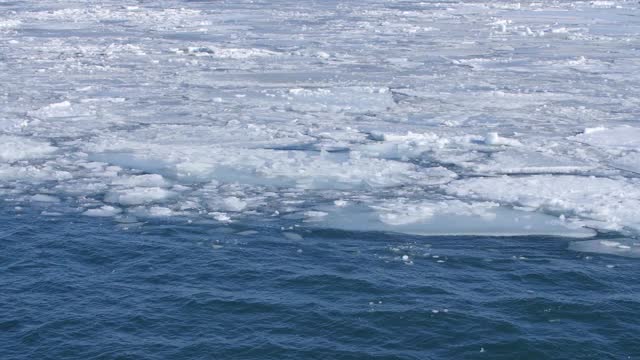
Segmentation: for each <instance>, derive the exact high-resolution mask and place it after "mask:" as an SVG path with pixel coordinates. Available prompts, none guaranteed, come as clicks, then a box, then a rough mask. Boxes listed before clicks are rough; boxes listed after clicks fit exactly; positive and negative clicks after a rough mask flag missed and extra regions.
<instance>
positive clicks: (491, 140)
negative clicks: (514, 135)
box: [484, 132, 522, 146]
mask: <svg viewBox="0 0 640 360" xmlns="http://www.w3.org/2000/svg"><path fill="white" fill-rule="evenodd" d="M484 143H485V144H487V145H507V146H521V145H522V144H521V143H520V141H518V140H516V139H510V138H506V137H502V136H500V135H498V133H496V132H490V133H488V134H487V135H486V136H485V137H484Z"/></svg>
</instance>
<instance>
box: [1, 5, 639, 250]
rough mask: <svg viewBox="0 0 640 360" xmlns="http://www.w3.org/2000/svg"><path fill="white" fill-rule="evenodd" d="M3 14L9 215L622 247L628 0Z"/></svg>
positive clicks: (633, 225)
mask: <svg viewBox="0 0 640 360" xmlns="http://www.w3.org/2000/svg"><path fill="white" fill-rule="evenodd" d="M605 3H606V4H605ZM603 4H605V5H606V6H605V5H603ZM2 7H3V11H2V12H0V54H1V55H0V197H1V198H2V203H3V206H5V207H7V208H12V207H17V208H18V209H19V208H20V207H22V208H24V207H25V206H30V207H33V208H35V209H39V210H40V211H42V213H43V216H46V214H61V213H62V214H65V213H66V214H82V215H85V216H99V217H112V218H114V219H115V220H117V221H120V222H125V223H132V222H137V221H140V220H143V219H145V218H149V217H185V218H188V219H206V220H209V221H213V222H220V223H233V222H239V223H242V222H245V221H248V220H249V219H251V221H264V222H265V223H266V222H272V221H273V220H274V219H275V220H278V221H281V222H282V223H283V224H284V223H287V224H290V223H291V222H293V223H295V224H296V225H298V226H300V227H302V228H309V229H311V228H318V227H320V228H332V229H340V230H345V231H383V232H396V233H405V234H417V235H494V236H520V235H534V234H535V235H549V236H566V237H577V238H585V237H592V236H594V235H595V234H596V232H615V233H617V234H619V235H621V236H623V237H625V238H626V239H627V240H625V241H626V242H625V241H622V242H620V241H618V243H617V244H613V245H612V243H601V242H600V241H601V240H598V239H594V240H592V242H588V243H579V244H580V245H577V246H573V245H572V246H573V247H574V248H576V249H579V250H584V251H590V250H594V249H595V250H596V251H600V252H607V253H616V254H622V255H624V254H633V255H634V256H635V255H637V251H636V250H635V247H634V246H635V245H633V244H635V242H634V241H635V240H634V239H637V237H638V236H639V235H640V123H639V119H640V117H639V115H640V112H639V110H638V109H640V87H639V86H638V84H639V83H640V57H638V50H637V49H638V48H639V47H640V37H639V36H638V34H639V33H640V8H639V4H638V2H637V1H625V0H619V1H607V2H602V1H595V2H588V1H584V2H558V1H551V0H542V1H537V2H521V3H518V4H517V6H515V5H514V4H513V3H512V2H505V1H457V2H448V3H446V4H445V3H439V2H420V1H404V2H388V1H377V0H366V1H358V2H340V1H321V2H295V1H278V2H276V3H269V2H268V3H252V4H249V3H246V2H222V3H220V2H215V3H208V2H184V1H177V0H170V1H165V2H162V5H159V4H154V3H140V4H138V6H123V5H121V2H117V1H109V0H107V1H64V2H59V1H39V2H37V3H25V2H9V3H5V4H3V5H2ZM629 244H630V245H629ZM620 246H623V247H622V248H621V247H620ZM624 246H628V248H625V247H624Z"/></svg>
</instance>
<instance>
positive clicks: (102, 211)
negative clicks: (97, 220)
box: [82, 205, 122, 217]
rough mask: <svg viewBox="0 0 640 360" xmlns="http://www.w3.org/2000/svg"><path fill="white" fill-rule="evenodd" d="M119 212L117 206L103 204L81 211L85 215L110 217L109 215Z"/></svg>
mask: <svg viewBox="0 0 640 360" xmlns="http://www.w3.org/2000/svg"><path fill="white" fill-rule="evenodd" d="M121 212H122V210H121V209H120V208H117V207H114V206H111V205H104V206H102V207H99V208H96V209H89V210H87V211H85V212H83V213H82V214H83V215H86V216H95V217H110V216H115V215H117V214H119V213H121Z"/></svg>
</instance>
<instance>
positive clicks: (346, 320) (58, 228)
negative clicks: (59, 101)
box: [0, 212, 640, 359]
mask: <svg viewBox="0 0 640 360" xmlns="http://www.w3.org/2000/svg"><path fill="white" fill-rule="evenodd" d="M0 220H1V221H0V224H2V225H1V226H2V229H1V235H0V238H1V239H0V271H1V274H2V275H1V276H0V288H1V289H2V291H1V292H0V308H1V309H2V310H1V312H0V314H1V319H0V353H2V354H3V355H2V358H3V359H63V358H64V359H116V358H117V359H169V358H170V359H213V358H219V359H239V358H240V359H242V358H244V359H250V358H260V359H363V358H379V359H431V358H433V359H435V358H451V359H453V358H485V359H496V358H504V359H513V358H531V359H541V358H555V359H558V358H584V359H588V358H592V359H605V358H611V359H625V358H635V356H637V355H638V354H640V345H639V344H638V342H637V339H638V331H639V330H640V325H639V323H638V313H640V299H638V296H637V294H638V293H639V291H640V285H639V284H638V282H637V279H636V277H637V274H638V272H639V271H640V263H639V262H638V261H637V260H634V259H630V258H624V257H615V256H608V255H588V254H582V253H577V252H573V251H569V250H567V241H565V240H562V239H557V238H541V237H524V238H490V237H460V238H455V237H444V238H436V237H433V238H429V237H426V238H425V237H412V236H406V235H390V234H381V233H351V232H338V231H321V230H316V231H308V232H301V234H303V237H302V238H298V237H294V236H290V235H287V233H284V234H283V233H282V232H281V230H280V228H279V227H278V226H276V225H275V224H274V226H273V227H269V226H261V227H257V228H256V227H254V228H253V229H252V231H247V229H249V227H248V226H250V225H245V226H246V227H242V226H241V225H239V224H238V225H237V226H235V227H216V226H214V225H211V224H194V223H191V224H190V223H188V222H187V221H186V220H175V221H173V222H171V223H169V222H160V221H158V222H154V223H147V224H144V225H143V226H141V227H137V228H133V229H129V230H124V229H123V228H122V227H116V226H114V224H113V222H112V220H104V221H101V220H100V219H95V218H76V217H74V218H72V217H50V218H42V217H37V216H34V215H33V214H30V213H28V212H27V213H22V214H20V215H19V216H17V217H16V215H15V214H8V213H4V214H3V216H2V219H0ZM279 225H281V224H279ZM254 231H255V232H254ZM405 255H406V257H405Z"/></svg>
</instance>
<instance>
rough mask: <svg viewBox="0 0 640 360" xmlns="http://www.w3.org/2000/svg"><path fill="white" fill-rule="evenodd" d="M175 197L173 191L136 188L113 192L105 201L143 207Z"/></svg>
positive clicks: (108, 194)
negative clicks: (143, 205)
mask: <svg viewBox="0 0 640 360" xmlns="http://www.w3.org/2000/svg"><path fill="white" fill-rule="evenodd" d="M173 195H174V193H173V192H172V191H169V190H166V189H162V188H159V187H136V188H131V189H120V190H112V191H110V192H108V193H107V195H105V201H107V202H110V203H117V204H121V205H142V204H148V203H152V202H158V201H163V200H166V199H168V198H170V197H171V196H173Z"/></svg>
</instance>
